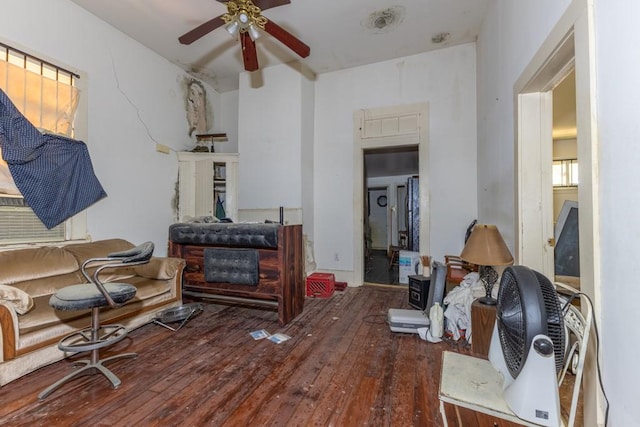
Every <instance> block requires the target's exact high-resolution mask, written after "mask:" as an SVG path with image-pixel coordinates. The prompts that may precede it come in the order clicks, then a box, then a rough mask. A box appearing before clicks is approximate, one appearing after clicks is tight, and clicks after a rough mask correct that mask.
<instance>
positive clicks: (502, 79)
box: [478, 0, 640, 426]
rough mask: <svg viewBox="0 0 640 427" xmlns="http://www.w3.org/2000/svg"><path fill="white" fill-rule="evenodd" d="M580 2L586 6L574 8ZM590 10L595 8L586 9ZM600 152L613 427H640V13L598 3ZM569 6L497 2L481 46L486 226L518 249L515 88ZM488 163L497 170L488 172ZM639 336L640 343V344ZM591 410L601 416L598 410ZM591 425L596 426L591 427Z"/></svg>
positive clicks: (607, 382)
mask: <svg viewBox="0 0 640 427" xmlns="http://www.w3.org/2000/svg"><path fill="white" fill-rule="evenodd" d="M574 1H579V0H574ZM583 3H586V2H583ZM592 3H594V4H595V54H596V55H595V69H596V70H597V74H596V99H597V115H596V122H597V127H598V135H597V138H598V139H599V151H598V152H597V153H596V156H595V159H597V161H596V163H595V164H594V168H596V170H597V171H598V174H599V180H600V188H599V196H600V206H599V214H600V219H601V222H600V224H599V227H600V236H597V237H599V240H598V239H597V238H596V243H599V244H600V247H599V248H598V250H597V251H596V252H598V253H599V254H600V256H601V265H602V271H601V272H600V274H601V278H600V280H601V282H602V288H601V289H599V292H600V294H601V300H600V305H601V306H600V307H599V309H600V310H601V319H598V320H599V321H600V322H601V323H600V324H599V325H598V326H599V332H600V338H601V343H600V348H601V354H600V363H601V367H602V374H603V380H604V386H605V390H606V392H607V396H608V400H609V403H610V405H611V409H610V413H609V424H608V425H610V426H631V425H640V406H639V405H638V403H637V396H638V394H637V384H639V383H640V371H639V370H638V369H636V367H637V361H638V356H639V355H640V343H639V342H638V340H637V339H636V334H634V333H633V332H630V331H634V330H635V329H634V328H635V325H636V321H637V319H636V316H635V313H637V305H638V301H640V287H639V286H637V283H636V281H635V280H634V279H633V278H634V277H636V276H638V274H640V264H638V262H637V254H638V253H640V233H639V232H638V230H640V227H639V226H638V218H640V202H639V201H638V198H637V197H636V196H634V195H630V194H629V185H632V184H631V183H636V182H638V181H640V171H639V169H638V167H637V165H638V164H640V150H639V149H638V141H640V127H638V126H637V123H638V115H639V112H640V80H639V79H638V77H637V76H638V75H639V74H640V57H639V56H638V55H635V54H634V52H635V51H634V48H633V47H634V46H638V45H639V44H640V33H639V32H638V31H637V19H638V16H640V4H639V3H638V2H630V1H628V0H594V1H593V2H592ZM569 4H570V1H569V0H563V1H556V0H544V1H541V0H521V1H518V2H512V1H507V0H494V1H493V2H492V3H491V5H490V9H489V12H488V15H487V17H486V19H485V22H484V24H483V27H482V30H481V34H480V37H479V39H478V164H479V168H478V193H479V195H480V196H479V214H480V219H481V220H487V219H493V218H495V221H496V222H497V223H498V225H499V226H500V230H501V232H502V233H503V236H504V237H505V239H506V240H507V243H508V244H509V246H510V247H513V243H514V236H513V230H514V229H515V225H514V224H513V221H514V214H513V212H514V185H515V176H514V168H513V156H514V151H513V150H514V143H513V140H514V129H513V126H514V104H513V96H514V94H513V87H514V84H515V82H516V79H517V78H518V77H519V76H520V73H521V72H522V70H523V68H524V67H525V66H526V65H527V64H528V63H529V62H530V61H531V59H532V57H533V55H534V54H535V52H536V50H537V49H538V48H539V47H540V45H541V44H542V42H543V41H544V39H545V38H546V36H547V35H548V33H549V30H550V29H551V28H552V27H553V25H554V24H555V23H556V22H557V21H558V19H559V17H560V16H561V15H562V13H563V12H564V11H565V9H566V8H567V6H568V5H569ZM483 164H491V165H493V166H492V167H490V168H483V167H482V165H483ZM630 334H631V335H630ZM590 409H591V410H592V409H593V408H590ZM587 425H589V424H587Z"/></svg>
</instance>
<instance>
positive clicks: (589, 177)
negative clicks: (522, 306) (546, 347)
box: [514, 1, 604, 425]
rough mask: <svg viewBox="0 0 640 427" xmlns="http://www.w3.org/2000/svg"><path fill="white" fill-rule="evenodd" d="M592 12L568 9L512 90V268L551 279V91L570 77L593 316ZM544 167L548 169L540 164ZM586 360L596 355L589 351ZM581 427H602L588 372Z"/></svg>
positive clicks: (584, 274)
mask: <svg viewBox="0 0 640 427" xmlns="http://www.w3.org/2000/svg"><path fill="white" fill-rule="evenodd" d="M593 31H594V29H593V5H592V4H591V3H590V2H587V1H574V2H572V3H571V4H570V5H569V6H568V8H567V11H566V12H565V13H564V15H563V16H562V17H561V19H560V20H559V21H558V24H556V26H555V27H554V28H553V29H552V31H551V33H550V34H549V36H548V37H547V39H546V40H545V41H544V43H543V44H542V46H541V47H540V49H539V50H538V52H537V53H536V55H535V56H534V57H533V59H532V61H531V63H529V65H528V66H526V67H525V69H524V71H523V73H522V75H521V76H520V78H519V79H518V81H517V82H516V84H515V85H514V95H515V105H516V109H517V113H516V118H517V125H516V127H515V129H516V145H515V150H516V164H515V170H516V177H517V193H516V194H517V199H516V218H515V224H516V230H515V236H516V248H517V256H516V262H517V263H519V264H523V265H528V266H530V267H531V268H533V269H535V270H537V271H539V272H540V273H542V274H543V275H545V276H547V277H549V278H552V279H553V278H554V275H555V271H554V270H555V269H554V256H553V254H554V250H553V245H554V240H553V236H554V230H553V221H552V217H553V213H552V212H553V203H552V196H551V194H550V193H551V192H550V191H548V189H549V188H550V187H551V185H552V184H551V176H552V174H551V164H550V162H549V161H548V160H549V159H550V158H551V157H552V142H551V141H552V96H553V95H552V90H553V89H554V88H556V87H557V86H558V84H559V83H560V82H561V81H562V80H563V79H564V78H565V77H566V76H567V75H569V74H570V73H571V71H572V70H575V85H576V141H577V158H579V159H580V162H579V163H578V170H579V178H580V185H579V187H578V201H579V206H580V215H579V218H578V230H579V235H580V241H579V264H580V284H579V287H580V291H581V292H584V293H585V294H587V295H589V296H590V297H591V298H592V299H593V301H594V306H595V311H596V317H597V316H598V307H599V300H600V288H601V283H600V271H601V263H600V254H599V245H598V243H597V242H598V241H599V235H600V232H599V224H600V218H599V214H598V209H597V207H598V206H599V199H598V198H599V193H598V188H599V183H598V176H599V174H598V157H597V155H598V138H597V134H598V133H597V128H596V124H597V120H596V117H597V111H596V105H597V104H596V100H595V93H596V90H595V87H594V85H595V78H594V75H595V69H594V62H593V55H594V49H595V45H594V42H593ZM544 159H546V161H545V160H544ZM589 351H590V352H592V353H591V354H595V352H596V351H597V350H596V349H594V348H593V346H591V348H590V349H589ZM583 384H584V390H583V395H584V420H585V425H587V424H589V425H591V424H593V425H595V424H596V423H598V422H602V420H603V414H604V400H603V398H602V396H601V395H600V394H599V393H598V391H597V390H598V381H597V370H596V367H595V366H593V365H590V366H585V372H584V383H583Z"/></svg>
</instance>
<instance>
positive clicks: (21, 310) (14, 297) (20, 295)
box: [0, 285, 33, 314]
mask: <svg viewBox="0 0 640 427" xmlns="http://www.w3.org/2000/svg"><path fill="white" fill-rule="evenodd" d="M0 301H6V302H7V303H9V305H11V306H12V307H13V309H14V310H15V311H16V313H18V314H25V313H27V312H28V311H29V310H31V309H32V308H33V298H31V295H29V294H28V293H26V292H25V291H23V290H22V289H18V288H14V287H13V286H9V285H0Z"/></svg>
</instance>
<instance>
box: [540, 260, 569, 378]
mask: <svg viewBox="0 0 640 427" xmlns="http://www.w3.org/2000/svg"><path fill="white" fill-rule="evenodd" d="M533 273H534V274H535V275H536V277H537V278H538V283H539V284H540V290H541V291H542V298H544V306H545V309H546V311H547V336H548V337H549V339H551V342H552V343H553V352H554V353H555V358H556V372H560V370H561V369H562V366H563V364H564V349H565V342H564V340H565V330H564V316H563V315H562V307H561V306H560V299H559V298H558V293H557V292H556V289H555V287H554V286H553V284H552V283H551V282H550V281H549V279H547V278H546V277H545V276H544V275H542V274H540V273H538V272H537V271H533Z"/></svg>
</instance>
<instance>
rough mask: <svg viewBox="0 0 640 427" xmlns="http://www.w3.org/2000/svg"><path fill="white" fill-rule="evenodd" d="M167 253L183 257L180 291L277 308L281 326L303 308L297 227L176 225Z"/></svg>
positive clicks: (197, 296) (299, 231) (299, 228)
mask: <svg viewBox="0 0 640 427" xmlns="http://www.w3.org/2000/svg"><path fill="white" fill-rule="evenodd" d="M169 253H170V254H171V256H174V257H178V258H183V259H184V260H185V261H186V264H187V265H186V267H185V270H184V273H183V295H184V296H185V297H189V298H193V299H199V300H205V301H206V300H215V301H218V302H225V303H238V304H249V305H251V306H260V307H265V308H270V309H273V310H277V311H278V319H279V321H280V323H281V324H283V325H284V324H287V323H289V322H290V321H291V320H293V318H295V317H296V316H297V315H298V314H300V313H301V312H302V308H303V304H304V294H305V292H304V270H303V265H304V264H303V263H304V254H303V249H302V225H281V224H278V223H260V224H234V223H179V224H173V225H171V226H170V227H169Z"/></svg>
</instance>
